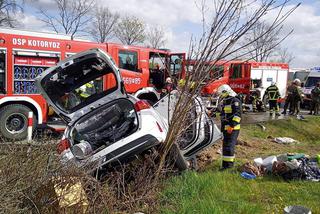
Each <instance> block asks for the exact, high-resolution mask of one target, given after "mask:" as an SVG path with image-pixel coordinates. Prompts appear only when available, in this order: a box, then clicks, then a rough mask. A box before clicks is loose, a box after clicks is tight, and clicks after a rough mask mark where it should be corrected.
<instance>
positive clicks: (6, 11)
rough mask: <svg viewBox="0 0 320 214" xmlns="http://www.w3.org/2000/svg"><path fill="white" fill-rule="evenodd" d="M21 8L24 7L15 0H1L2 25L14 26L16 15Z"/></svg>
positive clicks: (0, 15) (0, 23)
mask: <svg viewBox="0 0 320 214" xmlns="http://www.w3.org/2000/svg"><path fill="white" fill-rule="evenodd" d="M21 10H22V7H21V6H20V5H19V4H18V3H17V1H15V0H0V26H9V27H14V26H15V24H16V19H15V18H14V15H15V14H16V13H17V12H18V11H21Z"/></svg>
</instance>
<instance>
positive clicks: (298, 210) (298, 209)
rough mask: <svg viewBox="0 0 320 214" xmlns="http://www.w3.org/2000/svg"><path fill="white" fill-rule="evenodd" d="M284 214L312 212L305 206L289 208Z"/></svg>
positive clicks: (308, 213)
mask: <svg viewBox="0 0 320 214" xmlns="http://www.w3.org/2000/svg"><path fill="white" fill-rule="evenodd" d="M283 213H284V214H311V210H310V209H308V208H306V207H303V206H287V207H285V208H284V210H283Z"/></svg>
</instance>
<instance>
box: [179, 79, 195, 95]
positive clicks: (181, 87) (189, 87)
mask: <svg viewBox="0 0 320 214" xmlns="http://www.w3.org/2000/svg"><path fill="white" fill-rule="evenodd" d="M185 84H186V80H185V79H180V80H179V82H178V88H179V89H180V90H181V89H183V87H184V86H185ZM195 86H196V83H195V82H194V81H189V82H188V88H187V89H189V92H190V93H191V92H192V91H193V89H194V88H195Z"/></svg>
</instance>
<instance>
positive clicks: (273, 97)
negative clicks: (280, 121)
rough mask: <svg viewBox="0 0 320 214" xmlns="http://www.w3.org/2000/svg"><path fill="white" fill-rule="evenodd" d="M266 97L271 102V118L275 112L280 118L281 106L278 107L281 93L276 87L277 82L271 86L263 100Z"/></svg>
mask: <svg viewBox="0 0 320 214" xmlns="http://www.w3.org/2000/svg"><path fill="white" fill-rule="evenodd" d="M265 97H267V99H268V102H269V111H270V116H272V115H273V112H275V113H276V116H280V114H279V105H278V99H279V98H280V92H279V88H278V87H277V85H276V82H272V83H271V85H270V86H269V87H268V88H267V89H266V92H265V93H264V95H263V98H265Z"/></svg>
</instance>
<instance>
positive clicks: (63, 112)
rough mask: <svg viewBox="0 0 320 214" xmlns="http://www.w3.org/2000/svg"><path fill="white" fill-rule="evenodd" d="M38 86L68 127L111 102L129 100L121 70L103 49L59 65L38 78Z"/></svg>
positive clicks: (64, 61) (71, 58)
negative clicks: (120, 99) (119, 99)
mask: <svg viewBox="0 0 320 214" xmlns="http://www.w3.org/2000/svg"><path fill="white" fill-rule="evenodd" d="M36 86H37V88H38V90H39V91H40V93H41V95H42V96H43V97H44V98H45V99H46V101H47V102H48V104H49V105H50V106H52V107H53V109H54V110H55V112H56V113H57V114H58V115H59V116H61V117H62V119H64V120H65V121H66V122H67V123H72V122H73V121H76V120H77V119H79V118H80V117H82V116H83V115H85V114H87V113H89V112H91V111H92V110H93V109H96V108H98V107H99V106H102V105H104V104H106V103H108V102H111V101H113V100H115V99H118V98H124V97H127V95H126V92H125V89H124V85H123V82H122V79H121V75H120V72H119V69H118V67H117V66H116V65H115V64H114V61H113V59H112V58H111V57H110V56H109V55H108V54H107V53H105V52H104V51H102V50H100V49H91V50H88V51H85V52H81V53H78V54H76V55H74V56H72V57H70V58H67V59H66V60H63V61H60V62H59V63H58V64H57V65H56V66H54V67H51V68H49V69H47V70H46V71H45V72H44V73H42V74H41V75H40V76H39V77H37V79H36Z"/></svg>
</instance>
